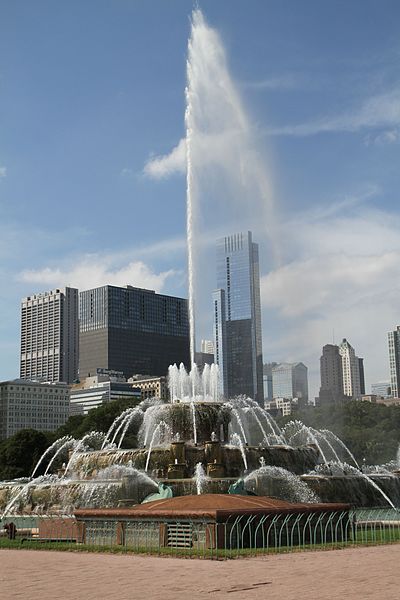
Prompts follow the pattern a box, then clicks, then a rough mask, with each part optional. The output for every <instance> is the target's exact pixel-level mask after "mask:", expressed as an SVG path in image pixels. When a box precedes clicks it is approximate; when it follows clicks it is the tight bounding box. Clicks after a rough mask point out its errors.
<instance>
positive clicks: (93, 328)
mask: <svg viewBox="0 0 400 600" xmlns="http://www.w3.org/2000/svg"><path fill="white" fill-rule="evenodd" d="M79 320H80V359H79V376H80V378H83V377H87V376H89V375H91V376H93V375H95V374H96V372H97V369H99V368H101V369H112V370H115V371H122V372H123V373H124V375H125V377H126V378H128V377H131V376H132V375H134V374H136V373H140V374H142V375H166V374H167V371H168V366H169V365H170V364H172V363H175V362H176V363H178V364H179V363H181V362H183V363H184V364H185V365H187V366H188V365H189V362H190V361H189V322H188V313H187V300H185V299H183V298H175V297H173V296H164V295H163V294H156V293H155V292H154V291H152V290H145V289H141V288H135V287H132V286H130V285H127V286H125V287H116V286H113V285H105V286H103V287H99V288H95V289H92V290H87V291H84V292H81V294H80V304H79Z"/></svg>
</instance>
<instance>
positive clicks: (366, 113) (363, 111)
mask: <svg viewBox="0 0 400 600" xmlns="http://www.w3.org/2000/svg"><path fill="white" fill-rule="evenodd" d="M399 124H400V88H397V89H394V90H392V91H390V92H386V93H383V94H379V95H376V96H372V97H371V98H368V99H367V100H366V101H365V102H363V103H362V104H361V106H359V107H358V108H357V109H354V110H351V111H348V112H345V113H343V114H341V115H332V116H326V117H321V118H319V119H315V120H313V121H309V122H307V123H300V124H298V125H287V126H284V127H278V128H275V129H271V130H270V131H268V133H269V134H270V135H295V136H307V135H315V134H318V133H327V132H336V131H349V132H354V131H360V130H362V129H370V128H378V127H392V126H396V125H399Z"/></svg>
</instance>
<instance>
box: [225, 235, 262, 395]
mask: <svg viewBox="0 0 400 600" xmlns="http://www.w3.org/2000/svg"><path fill="white" fill-rule="evenodd" d="M213 301H214V349H215V360H216V362H217V363H218V365H219V367H220V371H221V374H222V377H221V383H222V389H221V391H222V393H223V395H224V396H225V397H233V396H237V395H242V394H243V395H246V396H250V397H252V398H254V399H255V400H257V401H258V402H259V403H262V402H263V395H264V394H263V365H262V341H261V306H260V273H259V258H258V244H255V243H254V242H253V240H252V234H251V232H250V231H248V232H247V233H245V234H243V233H239V234H235V235H231V236H228V237H224V238H222V239H220V240H218V242H217V290H216V291H215V292H214V294H213Z"/></svg>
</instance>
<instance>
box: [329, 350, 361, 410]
mask: <svg viewBox="0 0 400 600" xmlns="http://www.w3.org/2000/svg"><path fill="white" fill-rule="evenodd" d="M320 372H321V388H320V392H319V403H320V404H325V403H329V402H343V401H345V400H349V399H352V398H359V397H360V396H361V395H362V393H363V390H364V391H365V383H364V361H363V359H362V358H359V357H358V356H356V354H355V351H354V348H353V347H352V346H351V344H350V343H349V342H348V341H347V340H346V338H344V339H343V341H342V342H341V344H339V346H336V345H335V344H326V346H324V347H323V349H322V356H321V359H320Z"/></svg>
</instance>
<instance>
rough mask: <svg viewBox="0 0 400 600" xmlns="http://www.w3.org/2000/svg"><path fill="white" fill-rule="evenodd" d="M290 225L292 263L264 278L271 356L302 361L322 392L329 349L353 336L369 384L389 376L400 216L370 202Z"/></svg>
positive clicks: (398, 286)
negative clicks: (321, 369) (321, 363)
mask: <svg viewBox="0 0 400 600" xmlns="http://www.w3.org/2000/svg"><path fill="white" fill-rule="evenodd" d="M340 205H341V203H340V202H339V203H337V211H336V212H335V211H333V212H332V213H327V214H323V213H321V212H318V211H316V212H315V213H309V214H306V215H303V216H299V217H295V218H293V220H292V221H290V222H286V223H285V224H284V227H285V230H286V231H292V232H293V235H292V237H291V238H288V237H287V236H286V238H285V239H286V240H287V246H286V249H285V251H286V258H285V262H284V264H283V265H282V266H280V267H278V268H276V269H275V270H273V271H271V272H270V273H268V274H267V275H265V276H263V277H262V279H261V295H262V303H263V322H264V330H265V332H266V333H267V335H266V339H265V340H264V353H265V355H266V356H267V358H268V359H275V360H302V361H303V362H305V364H307V365H308V366H309V367H310V369H311V372H310V375H311V377H310V384H311V385H310V387H311V390H312V393H313V394H316V393H317V392H318V387H319V370H318V369H319V356H320V353H321V350H322V346H323V345H324V344H327V343H331V342H332V338H333V335H335V337H336V342H338V341H340V340H341V338H343V337H346V338H348V339H349V341H350V343H351V344H352V345H353V346H354V347H355V349H356V352H357V353H358V355H359V356H363V357H364V358H365V370H366V378H367V382H368V383H371V382H373V381H379V380H383V379H386V378H387V377H388V371H389V365H388V358H387V341H386V340H387V332H388V331H389V330H390V329H392V328H394V327H395V326H396V325H398V324H399V322H400V310H399V302H398V298H399V297H400V218H399V216H398V215H396V214H391V213H388V212H384V211H379V210H372V209H370V208H368V206H365V205H363V204H360V205H357V204H356V205H355V208H354V209H353V210H352V211H349V210H348V209H347V208H346V203H344V204H343V210H342V211H340V208H339V207H340Z"/></svg>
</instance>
